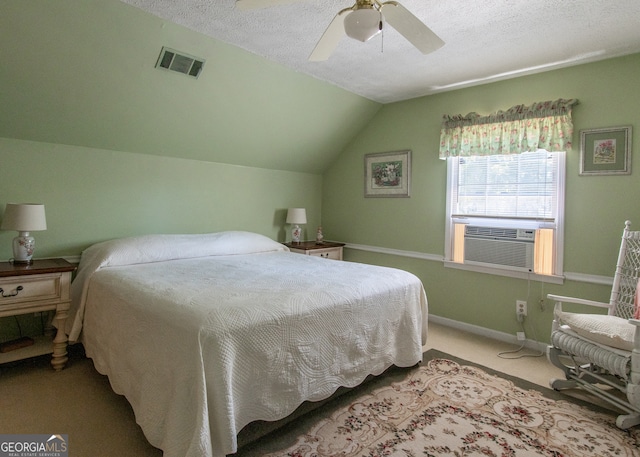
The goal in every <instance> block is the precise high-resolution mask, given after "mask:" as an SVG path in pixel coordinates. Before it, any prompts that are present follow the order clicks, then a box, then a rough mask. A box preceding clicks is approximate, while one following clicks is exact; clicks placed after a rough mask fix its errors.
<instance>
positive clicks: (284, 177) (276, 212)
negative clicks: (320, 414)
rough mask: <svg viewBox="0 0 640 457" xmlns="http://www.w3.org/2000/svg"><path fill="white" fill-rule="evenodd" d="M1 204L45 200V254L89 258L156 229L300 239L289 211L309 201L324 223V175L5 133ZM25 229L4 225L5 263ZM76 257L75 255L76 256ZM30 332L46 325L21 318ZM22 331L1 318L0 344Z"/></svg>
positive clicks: (0, 145)
mask: <svg viewBox="0 0 640 457" xmlns="http://www.w3.org/2000/svg"><path fill="white" fill-rule="evenodd" d="M0 164H2V166H1V167H0V200H1V201H2V206H3V207H4V204H5V203H6V202H38V203H44V205H45V211H46V215H47V230H46V231H42V232H33V235H34V237H35V238H36V255H35V256H36V257H59V256H71V257H75V256H78V255H80V253H81V251H82V250H83V249H85V248H86V247H88V246H89V245H91V244H92V243H95V242H99V241H103V240H107V239H112V238H116V237H126V236H134V235H141V234H147V233H206V232H217V231H221V230H247V231H252V232H257V233H261V234H263V235H266V236H269V237H271V238H273V239H275V240H278V241H285V240H286V241H288V240H290V239H291V234H290V233H289V226H288V225H286V224H285V218H286V210H287V208H289V207H298V206H300V207H305V208H307V211H308V224H307V225H306V226H304V227H303V228H304V230H305V232H306V233H305V235H306V236H307V237H313V236H315V227H316V226H317V225H319V224H320V208H321V188H322V177H321V175H318V174H310V173H299V172H291V171H277V170H266V169H260V168H251V167H243V166H237V165H226V164H217V163H210V162H202V161H197V160H191V159H180V158H171V157H157V156H153V155H147V154H136V153H129V152H118V151H109V150H104V149H90V148H84V147H78V146H66V145H59V144H51V143H40V142H32V141H23V140H13V139H6V138H0ZM16 234H17V232H13V231H0V260H2V261H6V260H7V259H9V258H10V257H12V253H11V240H12V239H13V237H14V236H16ZM72 260H73V259H72ZM18 322H19V323H20V326H21V327H22V330H23V332H24V334H27V335H28V334H34V333H39V332H40V331H41V330H40V329H41V322H40V320H39V319H34V318H33V317H32V316H31V315H23V316H19V317H18ZM18 336H20V334H19V327H18V323H17V322H16V320H15V319H14V318H4V319H1V320H0V341H4V340H10V339H13V338H17V337H18Z"/></svg>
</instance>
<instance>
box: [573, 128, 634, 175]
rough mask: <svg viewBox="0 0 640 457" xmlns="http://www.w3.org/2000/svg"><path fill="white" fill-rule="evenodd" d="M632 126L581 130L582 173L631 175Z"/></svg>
mask: <svg viewBox="0 0 640 457" xmlns="http://www.w3.org/2000/svg"><path fill="white" fill-rule="evenodd" d="M630 174H631V126H624V127H609V128H602V129H590V130H580V175H581V176H591V175H630Z"/></svg>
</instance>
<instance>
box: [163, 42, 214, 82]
mask: <svg viewBox="0 0 640 457" xmlns="http://www.w3.org/2000/svg"><path fill="white" fill-rule="evenodd" d="M204 62H205V60H204V59H199V58H197V57H193V56H190V55H187V54H185V53H183V52H179V51H176V50H174V49H171V48H166V47H163V48H162V50H161V51H160V57H158V61H157V62H156V68H160V69H163V70H171V71H176V72H178V73H182V74H183V75H189V76H193V77H194V78H197V77H198V76H199V75H200V72H201V71H202V67H203V66H204Z"/></svg>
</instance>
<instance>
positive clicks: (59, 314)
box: [51, 303, 69, 371]
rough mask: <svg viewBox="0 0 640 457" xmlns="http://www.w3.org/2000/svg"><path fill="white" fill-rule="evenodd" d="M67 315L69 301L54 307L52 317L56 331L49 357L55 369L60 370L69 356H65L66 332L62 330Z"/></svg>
mask: <svg viewBox="0 0 640 457" xmlns="http://www.w3.org/2000/svg"><path fill="white" fill-rule="evenodd" d="M68 316H69V303H63V304H61V305H59V306H58V307H57V309H56V315H55V316H54V318H53V322H54V323H55V326H56V328H57V329H58V331H57V332H56V337H55V338H54V339H53V357H52V358H51V365H52V366H53V369H54V370H56V371H60V370H62V369H63V368H64V365H65V364H66V363H67V360H69V358H68V357H67V341H68V339H67V334H66V333H65V331H64V327H65V323H66V321H67V317H68Z"/></svg>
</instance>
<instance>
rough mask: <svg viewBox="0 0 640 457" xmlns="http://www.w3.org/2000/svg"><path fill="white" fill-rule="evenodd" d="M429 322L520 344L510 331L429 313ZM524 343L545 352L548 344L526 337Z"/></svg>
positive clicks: (535, 349) (529, 347)
mask: <svg viewBox="0 0 640 457" xmlns="http://www.w3.org/2000/svg"><path fill="white" fill-rule="evenodd" d="M429 322H433V323H434V324H440V325H444V326H445V327H451V328H454V329H456V330H461V331H463V332H467V333H472V334H474V335H479V336H484V337H486V338H491V339H494V340H497V341H503V342H505V343H509V344H515V345H517V344H521V342H520V341H518V339H517V338H516V336H515V335H512V334H510V333H504V332H499V331H497V330H492V329H489V328H485V327H480V326H478V325H473V324H467V323H465V322H460V321H456V320H453V319H449V318H446V317H440V316H434V315H433V314H430V315H429ZM524 345H525V347H526V348H528V349H532V350H534V351H541V352H543V353H545V354H546V353H547V346H548V344H547V343H541V342H540V341H535V340H531V339H526V340H525V342H524Z"/></svg>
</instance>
